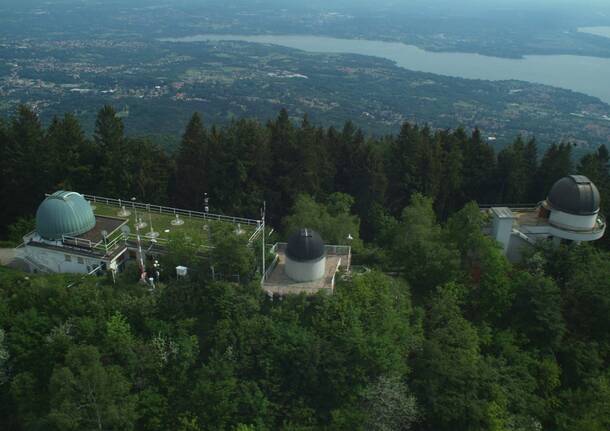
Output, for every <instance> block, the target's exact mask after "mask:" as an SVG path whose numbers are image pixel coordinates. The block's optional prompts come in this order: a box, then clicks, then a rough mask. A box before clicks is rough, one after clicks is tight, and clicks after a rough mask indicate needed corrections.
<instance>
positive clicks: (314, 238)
mask: <svg viewBox="0 0 610 431" xmlns="http://www.w3.org/2000/svg"><path fill="white" fill-rule="evenodd" d="M324 253H325V248H324V241H322V238H321V237H320V234H318V233H317V232H316V231H314V230H311V229H299V231H298V232H295V233H293V234H292V235H291V236H290V238H288V245H287V246H286V256H288V257H289V258H290V259H292V260H294V261H298V262H309V261H312V260H318V259H321V258H323V257H324Z"/></svg>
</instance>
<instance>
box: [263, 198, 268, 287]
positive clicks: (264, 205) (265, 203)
mask: <svg viewBox="0 0 610 431" xmlns="http://www.w3.org/2000/svg"><path fill="white" fill-rule="evenodd" d="M266 211H267V202H265V201H263V212H262V219H263V283H265V274H266V271H265V213H266Z"/></svg>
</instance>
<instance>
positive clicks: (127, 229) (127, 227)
mask: <svg viewBox="0 0 610 431" xmlns="http://www.w3.org/2000/svg"><path fill="white" fill-rule="evenodd" d="M121 232H123V233H124V234H125V235H129V234H130V233H131V229H129V226H128V225H124V226H121Z"/></svg>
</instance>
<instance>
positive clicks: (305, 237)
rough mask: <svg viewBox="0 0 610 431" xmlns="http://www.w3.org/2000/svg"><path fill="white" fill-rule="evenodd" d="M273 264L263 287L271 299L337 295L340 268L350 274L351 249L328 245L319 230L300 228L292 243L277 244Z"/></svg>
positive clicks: (290, 241) (289, 241) (264, 277)
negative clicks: (319, 294)
mask: <svg viewBox="0 0 610 431" xmlns="http://www.w3.org/2000/svg"><path fill="white" fill-rule="evenodd" d="M271 252H272V253H274V254H275V258H274V260H273V263H272V264H271V265H270V266H269V268H268V269H267V271H266V272H265V274H264V276H263V279H262V282H261V285H262V288H263V290H264V291H265V292H267V294H269V295H270V296H273V295H279V296H282V295H287V294H299V293H305V294H308V295H309V294H314V293H317V292H319V291H327V292H333V290H334V288H335V276H336V275H337V271H338V270H339V268H343V269H344V270H345V271H349V268H350V262H351V247H350V246H347V245H328V244H324V241H323V240H322V237H321V236H320V234H318V233H317V232H316V231H314V230H312V229H308V228H303V229H299V230H298V231H296V232H294V233H293V234H292V235H290V237H289V238H288V242H287V243H286V242H279V243H277V244H275V245H274V246H273V247H272V249H271Z"/></svg>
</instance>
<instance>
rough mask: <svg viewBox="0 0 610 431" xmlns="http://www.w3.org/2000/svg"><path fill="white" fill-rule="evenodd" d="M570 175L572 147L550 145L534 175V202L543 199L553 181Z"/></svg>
mask: <svg viewBox="0 0 610 431" xmlns="http://www.w3.org/2000/svg"><path fill="white" fill-rule="evenodd" d="M572 173H573V166H572V146H571V145H570V144H559V145H557V144H552V145H551V146H550V147H549V148H548V149H547V150H546V152H545V153H544V156H542V160H541V161H540V166H539V167H538V171H537V173H536V177H535V187H534V190H535V196H534V198H535V200H536V201H540V200H542V199H544V198H545V197H546V194H547V193H548V192H549V191H550V190H551V187H553V184H554V183H555V181H557V180H558V179H560V178H562V177H565V176H566V175H570V174H572Z"/></svg>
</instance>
